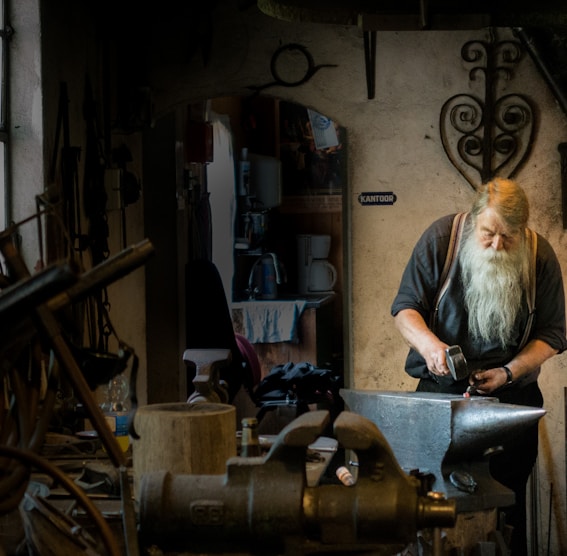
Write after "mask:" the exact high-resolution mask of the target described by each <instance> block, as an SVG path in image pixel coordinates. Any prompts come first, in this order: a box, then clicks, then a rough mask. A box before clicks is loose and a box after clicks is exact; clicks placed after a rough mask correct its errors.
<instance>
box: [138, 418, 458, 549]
mask: <svg viewBox="0 0 567 556" xmlns="http://www.w3.org/2000/svg"><path fill="white" fill-rule="evenodd" d="M328 422H329V413H328V412H327V411H311V412H307V413H304V414H303V415H301V416H299V417H298V418H297V419H295V420H294V421H292V422H291V423H290V424H289V425H287V427H286V428H284V429H283V430H282V431H281V432H280V433H279V435H278V436H277V437H276V439H275V441H274V443H273V444H272V446H271V448H270V451H269V452H268V453H267V454H266V455H265V456H261V457H249V458H246V457H241V456H235V457H232V458H229V459H228V460H227V468H226V474H225V475H172V474H170V473H169V472H167V471H166V470H162V471H154V472H150V473H145V474H144V475H142V477H141V481H140V493H139V494H140V496H139V512H140V513H139V530H140V538H141V541H142V542H144V543H150V544H153V545H154V546H155V545H157V546H159V547H160V548H162V549H168V550H184V551H186V552H187V551H190V552H191V553H201V554H202V553H218V552H224V553H230V552H234V551H239V552H242V551H244V552H246V551H250V552H252V553H253V554H271V555H273V554H289V555H292V554H293V555H294V556H295V555H307V554H316V553H323V552H329V551H332V552H336V553H337V554H355V553H361V552H365V553H372V554H380V555H382V554H384V555H385V554H393V553H396V552H399V551H400V550H402V549H403V548H404V547H405V546H407V545H408V544H410V543H412V542H415V540H416V538H417V532H418V531H420V530H423V529H433V530H434V532H435V533H439V528H444V527H454V525H455V522H456V506H455V502H454V500H450V499H449V500H447V499H445V496H444V495H443V494H441V493H428V492H427V491H426V489H425V488H424V486H423V484H422V481H421V480H420V479H419V478H418V477H416V476H413V475H408V474H406V473H405V472H404V471H403V470H402V468H401V467H400V466H399V464H398V463H397V461H396V459H395V456H394V453H393V451H392V449H391V448H390V446H389V444H388V442H387V441H386V439H385V437H384V436H383V435H382V433H381V432H380V430H379V429H378V427H377V426H376V425H375V424H374V423H372V422H371V421H370V420H369V419H367V418H366V417H363V416H361V415H357V414H355V413H351V412H348V411H343V412H342V413H341V414H340V415H339V416H338V417H337V418H336V419H335V421H334V424H333V432H334V435H335V437H336V439H337V440H338V443H339V445H341V446H342V447H344V448H345V449H346V450H352V451H353V452H354V453H355V454H356V457H357V459H358V473H357V480H356V483H355V485H353V486H345V485H343V484H332V483H330V484H321V482H322V481H320V484H317V485H316V486H307V484H306V454H307V447H308V446H309V445H310V444H312V443H313V442H314V441H315V440H316V439H317V438H318V437H319V436H321V434H322V433H323V431H324V430H325V427H326V426H327V424H328Z"/></svg>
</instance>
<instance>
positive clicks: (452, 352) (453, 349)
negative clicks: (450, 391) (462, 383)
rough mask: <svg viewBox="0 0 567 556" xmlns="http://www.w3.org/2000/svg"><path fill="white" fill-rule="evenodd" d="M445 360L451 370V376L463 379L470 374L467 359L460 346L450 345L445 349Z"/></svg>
mask: <svg viewBox="0 0 567 556" xmlns="http://www.w3.org/2000/svg"><path fill="white" fill-rule="evenodd" d="M445 360H446V361H447V367H449V370H450V371H451V376H452V377H453V378H454V379H455V380H462V379H463V378H466V377H467V376H469V370H468V367H467V360H466V359H465V356H464V355H463V352H462V351H461V348H460V346H449V347H448V348H446V349H445Z"/></svg>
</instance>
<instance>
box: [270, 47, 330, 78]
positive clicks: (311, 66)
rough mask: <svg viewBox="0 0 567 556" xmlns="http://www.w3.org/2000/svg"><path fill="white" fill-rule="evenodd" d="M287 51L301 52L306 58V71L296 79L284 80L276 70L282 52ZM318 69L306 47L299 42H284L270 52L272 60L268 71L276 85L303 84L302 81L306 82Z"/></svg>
mask: <svg viewBox="0 0 567 556" xmlns="http://www.w3.org/2000/svg"><path fill="white" fill-rule="evenodd" d="M289 51H297V52H300V53H301V54H303V56H304V57H305V59H306V60H307V71H306V72H305V75H304V76H303V77H302V78H301V79H298V80H297V81H286V80H285V79H282V78H281V76H280V74H279V73H278V70H277V64H278V60H279V58H280V57H281V55H282V54H285V53H287V52H289ZM319 67H320V66H319ZM318 69H319V68H315V62H314V60H313V56H311V54H310V53H309V51H308V50H307V48H305V47H304V46H302V45H300V44H295V43H290V44H286V45H284V46H280V47H279V48H278V49H277V50H276V51H275V52H274V53H273V54H272V61H271V62H270V71H271V72H272V75H273V77H274V79H275V80H276V82H277V83H278V85H283V86H285V87H297V86H298V85H303V83H306V82H307V81H309V79H311V77H312V76H313V74H314V73H315V72H316V71H317V70H318Z"/></svg>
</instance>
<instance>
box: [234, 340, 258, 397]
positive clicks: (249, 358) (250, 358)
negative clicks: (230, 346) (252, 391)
mask: <svg viewBox="0 0 567 556" xmlns="http://www.w3.org/2000/svg"><path fill="white" fill-rule="evenodd" d="M234 336H235V338H236V345H237V346H238V349H239V351H240V353H241V354H242V357H243V359H244V360H245V361H246V362H247V363H248V365H249V366H250V370H251V371H252V384H253V386H257V385H258V384H259V383H260V381H261V380H262V369H261V367H260V361H259V359H258V356H257V355H256V352H255V351H254V347H253V346H252V344H251V343H250V342H249V341H248V340H247V339H246V338H245V337H244V336H242V334H235V335H234Z"/></svg>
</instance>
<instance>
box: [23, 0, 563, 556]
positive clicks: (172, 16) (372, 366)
mask: <svg viewBox="0 0 567 556" xmlns="http://www.w3.org/2000/svg"><path fill="white" fill-rule="evenodd" d="M27 1H28V2H29V1H30V0H27ZM30 3H31V4H35V2H30ZM54 4H55V5H59V6H60V7H59V8H57V7H56V6H54ZM72 4H77V3H72V2H61V3H59V2H57V3H49V9H44V14H45V15H46V21H45V27H44V29H43V33H44V40H43V49H42V51H43V53H44V54H43V59H42V68H43V71H42V72H41V78H42V86H41V91H42V94H43V103H42V104H43V121H44V122H45V129H44V131H43V138H44V145H45V146H44V152H43V154H42V156H43V158H44V159H45V160H46V161H48V160H49V155H50V148H49V147H50V146H52V145H51V142H52V139H51V138H52V137H53V134H54V130H55V114H56V99H57V91H58V86H59V83H60V82H61V81H67V82H68V83H69V88H70V89H69V90H70V97H71V99H72V103H73V108H72V109H73V110H74V111H75V117H74V118H73V139H74V140H76V141H79V140H80V139H81V133H82V130H83V126H82V124H81V123H80V110H79V109H78V103H80V101H81V99H82V94H83V84H84V77H85V73H89V75H93V76H98V77H95V78H94V79H95V85H96V84H98V87H101V85H102V84H101V81H100V74H99V69H100V68H99V67H98V66H97V61H98V60H99V58H98V55H97V52H96V51H91V50H90V48H91V46H92V44H93V43H94V42H95V41H94V37H92V35H90V34H89V32H88V31H90V30H91V28H90V26H89V23H88V21H89V20H88V19H83V20H80V21H69V19H68V18H69V16H70V14H75V15H77V12H76V11H68V9H69V8H70V7H71V5H72ZM235 4H236V2H230V1H228V0H227V1H225V2H219V3H217V4H215V6H216V7H215V8H214V11H213V12H212V14H211V15H212V16H214V17H213V19H212V23H213V27H212V34H211V36H210V37H208V36H202V37H201V38H202V39H203V40H202V42H200V43H199V42H198V41H197V42H196V41H192V42H189V41H187V40H186V39H187V36H188V35H189V34H190V33H195V32H197V31H199V28H195V26H193V27H192V26H190V25H188V26H187V29H186V31H187V34H186V35H185V36H180V35H175V34H173V33H172V32H171V30H172V28H173V29H178V28H179V22H178V21H176V16H177V15H178V14H176V13H175V11H174V10H173V11H169V12H167V13H165V14H163V18H160V21H159V23H158V21H157V20H156V21H155V22H154V23H155V26H154V27H153V28H152V33H153V34H154V35H153V37H152V42H153V43H154V44H155V45H159V46H156V47H155V48H154V50H153V52H152V53H151V61H152V65H151V71H150V73H149V82H150V83H151V87H152V94H153V95H154V98H153V101H154V110H155V118H156V120H159V119H161V118H165V117H167V116H168V115H170V114H171V113H172V112H175V111H176V110H179V109H180V108H184V107H185V106H187V105H188V104H189V103H191V102H197V101H200V100H204V99H208V98H213V97H216V96H226V95H230V94H250V92H251V91H253V87H254V86H256V87H259V86H262V85H266V84H270V83H272V82H273V77H272V75H271V73H270V59H271V56H272V54H273V52H274V51H275V50H276V49H277V48H278V47H279V46H281V45H282V44H288V43H299V44H302V45H303V46H304V47H306V48H307V49H308V50H309V52H310V53H311V55H312V56H313V59H314V61H315V64H332V65H336V67H325V68H321V69H320V70H318V71H317V72H316V73H315V74H314V75H313V76H312V78H311V79H309V80H308V81H307V82H306V83H304V84H303V85H301V86H299V87H295V88H289V87H281V86H271V87H268V88H265V89H264V90H263V94H269V95H273V96H277V97H279V98H282V99H284V100H289V101H294V102H299V103H302V104H304V105H307V106H310V107H313V108H315V109H316V110H318V111H319V112H321V113H324V114H326V115H327V116H329V117H331V118H332V119H334V120H336V121H337V122H338V123H339V124H340V125H342V126H344V127H346V129H347V130H348V137H349V190H348V195H347V205H348V212H347V214H346V215H345V216H346V222H347V237H346V238H345V244H346V245H347V246H348V247H347V254H346V258H347V261H348V263H349V264H348V276H347V278H348V279H347V280H345V283H347V282H349V284H350V291H349V294H348V295H347V299H346V300H345V313H346V314H347V315H348V318H347V321H348V331H345V336H346V338H348V340H349V344H348V346H347V354H348V358H347V362H348V369H347V370H348V377H347V379H348V384H349V386H351V387H356V388H363V389H381V390H413V389H414V388H415V382H414V381H413V379H410V378H409V377H407V376H406V375H405V374H404V372H403V363H404V359H405V354H406V350H407V348H406V346H405V345H404V343H403V341H402V339H401V337H400V336H399V335H398V333H397V332H396V330H395V329H394V325H393V321H392V318H391V317H390V314H389V308H390V304H391V301H392V299H393V297H394V295H395V292H396V290H397V286H398V283H399V279H400V276H401V273H402V270H403V267H404V265H405V262H406V260H407V258H408V256H409V254H410V251H411V249H412V247H413V245H414V242H415V241H416V239H417V238H418V237H419V235H420V233H421V232H422V231H423V230H424V229H425V227H426V226H427V225H428V224H429V223H430V222H431V221H432V220H433V219H435V218H436V217H438V216H441V215H443V214H445V213H448V212H453V211H458V210H462V209H466V208H467V207H468V206H469V204H470V201H471V199H472V197H473V190H472V188H471V186H470V184H469V183H468V182H467V181H466V180H465V179H464V178H463V177H462V176H461V175H460V174H459V172H458V171H457V170H456V169H455V167H454V166H453V165H452V164H451V162H450V161H449V159H448V158H447V156H446V154H445V152H444V150H443V147H442V144H441V140H440V136H439V115H440V111H441V108H442V106H443V104H444V103H445V102H446V101H447V100H448V99H449V98H450V97H451V96H452V95H454V94H457V93H461V92H471V93H474V92H476V90H477V87H478V83H474V82H471V81H470V77H469V74H468V69H467V67H466V64H464V63H463V60H462V59H461V57H460V51H461V47H462V45H463V44H464V43H465V42H466V41H468V40H471V39H479V40H489V39H490V36H489V34H488V32H487V31H486V30H479V31H459V32H440V31H436V32H429V31H424V32H381V33H378V41H377V43H378V49H377V63H376V97H375V98H374V99H372V100H369V99H368V98H367V89H366V78H365V70H364V50H363V40H362V32H361V30H360V29H358V28H356V27H345V26H334V25H324V24H308V23H301V24H300V23H294V24H290V23H286V22H283V21H277V20H274V19H271V18H268V17H266V16H264V15H263V14H261V13H259V12H258V11H257V10H256V8H253V7H252V8H248V9H247V10H240V9H238V8H237V6H236V5H235ZM74 9H75V10H78V9H80V8H78V7H77V6H75V7H74ZM211 9H212V8H211ZM82 15H85V14H84V13H83V14H82ZM174 22H175V25H174ZM62 26H64V28H65V29H66V32H65V33H62V32H61V28H62ZM498 35H499V37H500V36H506V35H510V33H509V31H506V30H498ZM160 37H161V38H162V40H161V41H160ZM48 38H49V42H48V40H47V39H48ZM166 39H167V40H166ZM208 39H210V43H209V41H208ZM83 41H84V42H83ZM189 44H191V45H193V46H192V48H189V46H188V45H189ZM209 46H210V48H209ZM205 49H206V51H207V54H208V55H207V57H206V62H205V58H204V57H203V55H202V54H203V53H204V52H205ZM290 69H296V68H290ZM35 78H36V76H35V75H32V77H31V78H30V82H31V83H32V85H33V90H34V91H36V92H37V91H38V90H39V88H38V87H37V85H36V84H35V82H34V79H35ZM251 87H252V89H251ZM506 88H507V90H510V91H519V92H521V93H522V94H525V95H528V96H529V97H530V98H531V99H532V100H533V102H534V103H535V105H536V107H537V109H536V118H537V133H536V136H535V141H534V144H533V150H532V153H531V155H530V157H529V159H528V160H527V163H526V164H525V165H524V167H523V168H522V169H521V170H520V171H519V172H518V175H517V178H518V180H519V181H520V183H522V184H523V185H524V186H525V188H526V191H527V194H528V197H529V199H530V201H531V203H532V219H531V223H532V226H533V227H534V228H535V229H537V230H538V231H540V232H541V233H543V234H544V235H545V236H547V238H548V239H549V240H550V242H551V244H552V245H553V247H554V248H555V249H556V251H557V253H558V256H559V259H560V262H561V264H562V266H563V268H567V251H566V249H565V243H566V241H567V240H566V236H565V233H564V231H563V229H562V226H561V216H562V215H561V209H560V207H561V184H560V161H559V156H558V152H557V145H558V144H559V143H560V142H562V141H564V140H565V133H566V132H565V118H566V117H565V115H564V114H563V113H562V111H561V110H560V109H559V107H558V105H557V103H556V102H555V99H554V98H553V95H552V94H551V92H550V91H549V89H548V88H547V87H546V85H545V83H544V81H543V79H542V77H541V76H540V75H539V73H538V72H537V71H536V68H535V66H534V64H533V63H532V61H531V60H530V59H529V58H528V57H525V58H524V59H523V60H522V62H521V63H520V64H518V66H517V67H516V68H515V72H514V76H513V79H512V80H511V81H510V82H509V83H508V84H506ZM97 90H100V89H99V88H97ZM75 103H77V104H75ZM32 104H33V103H32V102H31V100H30V106H31V105H32ZM30 110H31V108H30ZM26 124H27V125H28V127H32V124H31V122H26ZM19 133H20V134H21V133H23V132H22V131H20V132H19ZM122 139H124V140H127V142H128V144H133V150H134V158H135V159H136V160H137V159H138V158H139V156H141V152H140V150H139V148H140V143H139V142H138V141H139V135H138V134H136V133H135V134H133V135H132V136H128V137H127V138H123V137H120V138H119V137H114V138H113V141H114V142H117V141H121V140H122ZM23 141H24V138H22V142H23ZM29 141H30V143H35V142H36V141H37V136H36V135H35V134H34V136H33V137H30V139H29ZM173 148H174V145H172V149H173ZM18 153H19V156H20V161H22V160H24V159H25V154H26V151H25V149H24V148H23V146H22V148H20V149H19V150H18ZM16 162H17V161H16ZM17 177H18V180H19V181H18V183H17V184H16V185H17V187H18V188H20V189H21V190H22V191H23V190H25V191H30V190H31V189H32V187H31V186H30V181H33V182H34V183H35V180H34V179H31V180H30V179H28V177H27V176H19V175H18V176H17ZM38 179H39V178H38ZM36 185H37V184H36ZM35 191H36V189H35V188H34V192H35ZM367 191H379V192H393V193H394V194H395V195H396V198H397V200H396V202H395V203H394V204H393V205H385V206H380V205H374V206H362V205H361V204H360V203H359V201H358V196H359V194H360V193H362V192H367ZM29 199H31V195H30V197H29V198H28V203H27V205H26V204H25V203H24V202H22V203H20V204H19V205H18V206H19V207H20V209H19V210H20V211H21V213H22V215H25V213H26V209H29V207H30V206H31V205H30V203H29ZM141 209H142V205H141V204H139V205H136V206H135V207H133V208H132V210H131V217H130V215H129V224H128V225H129V226H130V228H129V230H130V231H129V237H130V238H131V240H132V241H135V240H139V239H140V238H142V237H143V222H142V218H141ZM111 234H112V239H111V241H112V242H113V246H114V248H113V250H114V251H116V250H117V249H118V248H119V246H120V237H121V232H120V228H119V227H118V226H115V225H113V226H112V232H111ZM150 239H151V238H150ZM119 286H120V293H119V294H117V295H116V296H113V297H112V312H111V316H112V317H113V318H115V319H116V320H115V326H116V327H117V329H118V330H119V332H120V333H121V334H123V335H124V339H125V340H126V341H127V342H128V343H129V344H131V345H133V346H134V347H135V349H136V350H137V351H139V353H140V355H141V359H142V362H141V367H142V369H141V370H142V372H141V380H142V385H141V387H140V388H141V391H140V399H141V400H144V399H145V398H144V391H143V388H144V387H143V384H144V380H145V372H146V370H145V367H144V346H145V340H146V338H145V320H144V302H143V299H144V288H145V283H144V279H143V273H141V272H138V273H136V274H135V275H134V276H132V277H128V278H127V279H124V280H122V281H121V282H120V285H119ZM158 286H159V285H158V284H151V287H158ZM177 355H179V356H180V355H181V354H177ZM565 357H566V356H564V355H561V356H558V357H556V358H554V359H553V360H552V361H550V362H548V363H546V364H545V366H544V371H543V374H542V378H541V381H540V382H541V386H542V390H543V393H544V397H545V406H546V409H547V410H548V414H547V415H546V417H545V418H544V420H543V421H542V423H541V431H542V435H541V447H542V450H541V456H540V459H539V463H538V474H537V487H538V488H537V500H535V501H534V503H535V502H537V504H539V507H540V508H542V511H541V512H540V513H541V515H542V519H541V523H538V524H537V526H538V529H539V536H540V538H541V539H542V542H543V539H545V538H546V534H547V532H548V528H549V527H551V533H550V538H551V542H552V553H553V554H560V553H566V552H567V530H566V525H565V524H566V523H567V519H566V517H565V516H566V509H565V497H564V493H565V486H566V485H565V432H564V415H563V411H564V389H565V387H567V376H566V375H565V367H566V366H567V359H566V358H565ZM552 485H553V489H552ZM551 490H553V498H552V500H551V501H550V500H549V495H550V491H551ZM548 507H550V508H551V509H552V511H551V515H550V516H548V515H545V512H543V509H545V508H548Z"/></svg>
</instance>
